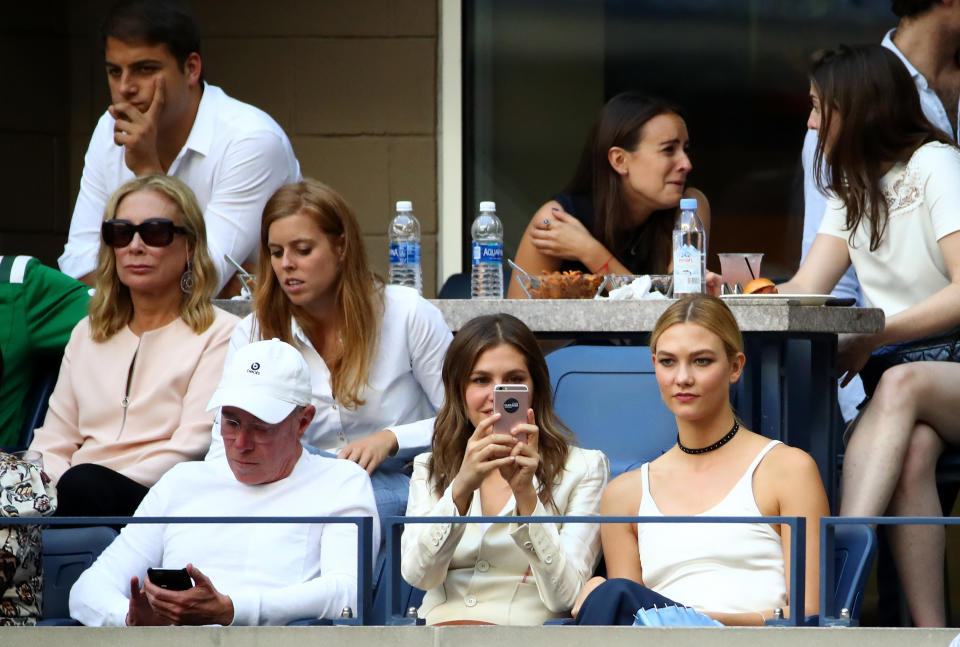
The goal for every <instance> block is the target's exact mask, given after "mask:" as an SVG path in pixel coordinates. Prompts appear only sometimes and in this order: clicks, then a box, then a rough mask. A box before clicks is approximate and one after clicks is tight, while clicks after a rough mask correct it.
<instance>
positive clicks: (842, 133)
mask: <svg viewBox="0 0 960 647" xmlns="http://www.w3.org/2000/svg"><path fill="white" fill-rule="evenodd" d="M810 80H811V82H812V83H813V86H814V88H815V89H816V91H817V94H818V95H819V96H820V115H821V117H820V119H821V122H820V130H819V136H818V137H817V150H816V153H815V155H814V164H815V168H823V162H824V160H826V163H827V166H828V170H827V173H826V174H820V173H817V174H816V175H817V185H818V186H819V188H820V189H821V190H829V191H832V192H834V193H836V194H837V196H838V197H839V198H840V200H841V201H842V202H843V205H844V206H845V207H846V210H847V221H846V227H847V229H848V230H849V231H850V238H849V240H850V242H851V244H852V242H853V237H854V234H855V233H856V231H857V229H858V228H859V226H860V224H861V222H863V219H864V218H866V219H867V222H868V224H869V226H870V251H874V250H876V249H877V248H878V247H879V246H880V243H881V241H882V240H883V234H884V232H885V230H886V228H887V215H888V214H887V203H886V201H885V200H884V198H883V193H882V191H881V190H880V180H881V178H882V177H883V175H884V173H885V172H886V170H887V169H888V167H889V166H890V164H891V163H896V162H907V161H908V160H909V159H910V156H911V155H913V153H914V151H916V150H917V149H918V148H920V147H921V146H923V145H924V144H927V143H929V142H943V143H945V144H949V145H951V146H955V144H954V143H953V141H952V140H951V139H950V138H949V137H947V136H946V134H944V133H943V132H941V131H940V130H938V129H937V128H936V127H935V126H934V125H933V124H931V123H930V122H929V121H928V120H927V118H926V117H925V116H924V114H923V110H922V109H921V107H920V96H919V94H918V93H917V89H916V87H915V86H914V83H913V80H912V79H911V78H910V73H909V72H907V69H906V67H904V65H903V63H902V62H901V61H900V59H899V58H897V56H896V54H894V53H893V52H891V51H890V50H888V49H887V48H886V47H883V46H881V45H858V46H855V47H848V46H846V45H841V46H840V47H838V48H837V49H835V50H823V51H820V52H817V53H816V54H814V56H813V68H812V72H811V75H810ZM834 120H838V121H839V123H838V124H837V126H838V127H836V128H835V129H834V130H835V131H836V135H835V137H834V141H833V143H832V145H831V147H830V150H829V151H827V150H825V146H826V141H827V137H828V135H827V134H828V133H830V132H831V124H832V123H833V122H834ZM822 175H826V177H821V176H822ZM825 180H827V181H826V182H825Z"/></svg>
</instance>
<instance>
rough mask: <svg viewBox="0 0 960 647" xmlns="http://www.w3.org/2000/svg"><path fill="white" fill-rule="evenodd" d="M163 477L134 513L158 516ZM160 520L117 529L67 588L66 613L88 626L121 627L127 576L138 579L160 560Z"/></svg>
mask: <svg viewBox="0 0 960 647" xmlns="http://www.w3.org/2000/svg"><path fill="white" fill-rule="evenodd" d="M162 483H163V479H162V478H161V480H160V481H159V482H157V484H156V485H154V486H153V487H152V488H150V491H149V492H147V496H146V497H144V499H143V501H142V502H141V503H140V505H139V507H137V511H136V512H135V513H134V516H137V517H162V516H164V514H165V511H164V507H165V506H164V504H163V500H162V499H163V491H164V489H165V488H164V486H163V485H162ZM164 528H165V526H163V525H162V524H143V523H131V524H127V526H126V527H125V528H124V529H123V530H122V531H121V532H120V536H119V537H117V538H116V539H114V540H113V543H111V544H110V545H109V546H107V548H106V549H105V550H104V551H103V553H101V554H100V557H98V558H97V561H95V562H94V563H93V565H92V566H91V567H90V568H88V569H87V570H86V571H84V572H83V574H82V575H81V576H80V578H79V579H78V580H77V582H76V584H74V585H73V588H72V589H71V590H70V617H71V618H74V619H76V620H79V621H80V622H82V623H83V624H85V625H87V626H88V627H101V626H112V627H123V626H126V624H127V611H128V610H129V608H130V578H132V577H133V576H134V575H136V576H137V577H138V578H140V581H141V583H142V582H143V578H144V577H146V574H147V569H148V568H153V567H158V566H160V565H161V564H162V563H163V535H164Z"/></svg>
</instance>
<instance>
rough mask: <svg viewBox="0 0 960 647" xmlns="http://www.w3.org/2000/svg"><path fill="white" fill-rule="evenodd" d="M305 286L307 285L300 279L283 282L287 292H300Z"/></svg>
mask: <svg viewBox="0 0 960 647" xmlns="http://www.w3.org/2000/svg"><path fill="white" fill-rule="evenodd" d="M304 285H306V284H305V283H304V282H303V281H301V280H300V279H286V280H284V282H283V288H284V289H285V290H286V291H287V292H299V291H300V290H301V289H303V286H304Z"/></svg>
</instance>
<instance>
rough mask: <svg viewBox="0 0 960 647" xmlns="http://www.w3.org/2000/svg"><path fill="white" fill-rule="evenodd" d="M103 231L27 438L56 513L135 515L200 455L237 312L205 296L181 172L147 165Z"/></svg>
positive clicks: (206, 264)
mask: <svg viewBox="0 0 960 647" xmlns="http://www.w3.org/2000/svg"><path fill="white" fill-rule="evenodd" d="M101 241H102V244H101V246H100V252H99V261H98V265H97V271H96V294H95V295H94V296H93V298H92V299H91V301H90V315H89V316H88V317H86V318H84V319H83V320H81V321H80V323H79V324H77V326H76V327H75V328H74V330H73V333H72V334H71V336H70V341H69V342H68V343H67V346H66V348H65V349H64V355H63V363H62V364H61V366H60V376H59V379H58V380H57V385H56V388H55V389H54V392H53V395H52V396H51V397H50V407H49V409H48V410H47V415H46V420H45V421H44V425H43V427H41V428H39V429H37V431H36V436H35V438H34V441H33V443H32V444H31V445H30V449H33V450H37V451H40V452H42V455H43V464H44V470H45V471H46V473H47V474H48V475H49V476H50V477H51V478H52V479H53V480H54V481H55V482H56V484H57V496H58V499H59V506H58V514H59V515H61V516H97V515H122V516H127V515H132V514H133V512H134V510H136V508H137V506H138V505H139V503H140V500H141V499H142V498H143V497H144V495H145V494H146V493H147V490H148V488H149V487H150V486H151V485H153V484H154V483H155V482H156V481H157V480H158V479H159V478H160V476H162V475H163V473H164V472H166V471H167V470H168V469H169V468H170V467H172V466H173V465H175V464H176V463H179V462H181V461H187V460H196V459H199V458H201V457H202V456H203V454H204V452H206V450H207V447H208V446H209V445H210V428H211V425H212V423H213V416H212V415H211V414H210V413H208V412H207V411H206V410H205V409H206V406H207V402H208V401H209V400H210V396H211V395H212V393H213V389H214V387H215V386H216V384H217V381H218V379H219V376H220V373H221V371H222V369H223V359H224V356H225V354H226V350H227V342H228V341H229V339H230V334H231V333H232V331H233V328H234V326H235V325H236V323H237V318H236V317H234V316H233V315H231V314H229V313H227V312H224V311H223V310H219V309H217V308H214V307H213V306H212V305H211V304H210V297H211V296H212V295H213V292H214V290H215V289H216V286H217V273H216V270H215V268H214V265H213V262H212V261H211V259H210V256H209V255H208V253H207V241H206V232H205V229H204V225H203V214H202V212H201V211H200V207H199V206H198V205H197V201H196V198H195V197H194V195H193V192H192V191H191V190H190V189H189V188H188V187H187V186H186V185H185V184H183V183H182V182H181V181H180V180H177V179H176V178H173V177H168V176H165V175H147V176H142V177H139V178H136V179H134V180H131V181H129V182H127V183H126V184H124V185H123V186H121V187H120V188H119V189H117V191H116V192H115V193H114V194H113V196H111V198H110V201H109V202H108V204H107V208H106V210H105V216H104V220H103V223H102V225H101Z"/></svg>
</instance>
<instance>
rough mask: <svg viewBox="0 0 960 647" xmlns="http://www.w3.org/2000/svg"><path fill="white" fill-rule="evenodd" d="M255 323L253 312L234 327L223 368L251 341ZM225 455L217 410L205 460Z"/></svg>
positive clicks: (225, 368)
mask: <svg viewBox="0 0 960 647" xmlns="http://www.w3.org/2000/svg"><path fill="white" fill-rule="evenodd" d="M254 325H256V315H255V314H252V313H251V314H248V315H247V316H246V317H244V318H243V319H241V320H240V323H238V324H237V325H236V326H235V327H234V329H233V334H231V335H230V343H229V344H228V345H227V355H226V357H224V359H223V370H227V367H228V366H229V365H230V359H231V358H232V357H233V354H234V353H236V352H237V350H239V349H241V348H243V347H244V346H246V345H247V344H249V343H250V341H251V339H250V334H251V333H250V331H251V329H252V328H253V326H254ZM223 455H224V452H223V436H221V435H220V412H219V411H217V412H216V413H215V414H214V418H213V427H212V428H211V429H210V449H208V450H207V455H206V456H205V457H204V459H203V460H206V461H209V460H215V459H218V458H220V457H222V456H223Z"/></svg>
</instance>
